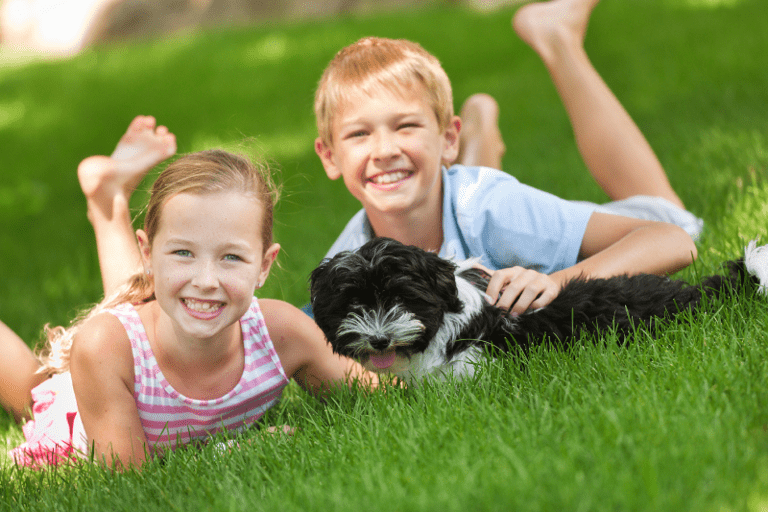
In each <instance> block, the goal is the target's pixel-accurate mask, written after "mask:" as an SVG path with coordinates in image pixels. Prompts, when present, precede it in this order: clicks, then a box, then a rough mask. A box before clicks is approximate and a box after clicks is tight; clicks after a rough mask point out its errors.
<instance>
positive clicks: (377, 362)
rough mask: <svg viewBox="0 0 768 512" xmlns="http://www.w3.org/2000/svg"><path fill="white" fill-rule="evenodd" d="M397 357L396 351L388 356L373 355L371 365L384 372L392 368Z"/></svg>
mask: <svg viewBox="0 0 768 512" xmlns="http://www.w3.org/2000/svg"><path fill="white" fill-rule="evenodd" d="M396 357H397V354H396V353H395V351H394V350H393V351H392V352H388V353H386V354H371V364H373V366H375V367H376V368H378V369H379V370H384V369H385V368H389V367H390V366H392V364H393V363H394V362H395V358H396Z"/></svg>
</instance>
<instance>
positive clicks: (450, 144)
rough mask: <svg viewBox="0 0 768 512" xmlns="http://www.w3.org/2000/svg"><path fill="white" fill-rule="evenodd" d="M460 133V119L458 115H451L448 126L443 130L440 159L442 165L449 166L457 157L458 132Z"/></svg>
mask: <svg viewBox="0 0 768 512" xmlns="http://www.w3.org/2000/svg"><path fill="white" fill-rule="evenodd" d="M460 133H461V119H460V118H459V116H453V117H452V118H451V121H450V122H449V123H448V127H447V128H446V129H445V132H443V139H444V146H443V155H442V161H443V165H445V166H449V165H451V164H452V163H454V162H455V161H456V159H457V158H458V157H459V134H460Z"/></svg>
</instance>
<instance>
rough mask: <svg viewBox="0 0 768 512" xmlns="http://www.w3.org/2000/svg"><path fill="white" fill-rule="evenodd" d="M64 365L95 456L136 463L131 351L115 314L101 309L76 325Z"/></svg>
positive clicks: (139, 442) (142, 442)
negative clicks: (90, 317) (69, 352)
mask: <svg viewBox="0 0 768 512" xmlns="http://www.w3.org/2000/svg"><path fill="white" fill-rule="evenodd" d="M70 371H71V373H72V384H73V387H74V390H75V397H76V398H77V407H78V411H79V413H80V416H81V418H82V420H83V426H84V427H85V432H86V434H87V436H88V443H89V445H91V446H92V447H93V449H94V451H95V458H96V460H98V461H101V462H103V463H104V464H106V465H107V466H109V467H114V468H117V469H121V468H124V467H129V466H141V464H142V463H143V462H144V460H145V458H146V451H145V447H146V437H145V436H144V430H143V428H142V426H141V421H140V420H139V411H138V409H137V408H136V401H135V400H134V397H133V381H134V375H133V373H134V370H133V354H132V353H131V344H130V341H129V340H128V335H127V333H126V332H125V329H124V328H123V326H122V324H121V323H120V321H119V320H118V319H117V318H116V317H114V316H113V315H110V314H109V313H102V314H100V315H97V316H95V317H93V318H92V319H90V320H88V321H87V322H86V323H85V324H83V325H82V326H81V327H80V330H79V331H78V332H77V334H76V335H75V339H74V342H73V344H72V352H71V359H70Z"/></svg>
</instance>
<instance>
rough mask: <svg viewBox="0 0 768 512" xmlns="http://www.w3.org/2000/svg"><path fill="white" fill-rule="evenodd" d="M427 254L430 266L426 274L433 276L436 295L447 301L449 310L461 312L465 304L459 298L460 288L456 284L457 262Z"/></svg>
mask: <svg viewBox="0 0 768 512" xmlns="http://www.w3.org/2000/svg"><path fill="white" fill-rule="evenodd" d="M427 255H428V256H427V259H428V261H429V267H430V268H429V269H428V271H427V272H426V275H427V276H429V277H430V278H431V279H430V280H431V281H432V283H431V284H432V286H433V290H434V293H435V295H437V296H438V297H440V298H441V299H442V300H443V301H444V302H445V305H446V309H447V311H449V312H451V313H459V312H460V311H461V310H462V309H463V307H464V306H463V305H462V303H461V300H459V289H458V287H457V286H456V274H455V272H456V264H455V263H453V262H452V261H448V260H446V259H443V258H441V257H439V256H437V255H436V254H432V253H427Z"/></svg>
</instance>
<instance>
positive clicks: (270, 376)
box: [12, 118, 376, 468]
mask: <svg viewBox="0 0 768 512" xmlns="http://www.w3.org/2000/svg"><path fill="white" fill-rule="evenodd" d="M145 119H146V118H145ZM153 123H154V120H152V121H151V124H152V126H151V127H150V128H148V129H147V128H146V126H145V127H143V128H141V129H140V130H138V132H141V133H143V134H144V135H147V134H148V135H149V137H150V138H151V137H155V138H157V137H158V133H159V134H160V136H161V137H165V136H167V131H163V130H160V129H159V128H158V129H157V130H156V129H154V124H153ZM135 125H136V121H134V123H133V124H132V127H135ZM133 132H137V130H133ZM131 133H132V129H131V128H129V131H128V134H126V135H130V134H131ZM135 134H136V133H134V135H135ZM125 139H126V137H124V138H123V140H125ZM123 140H121V142H122V141H123ZM119 149H120V145H118V150H119ZM145 149H146V148H145ZM173 149H175V147H174V148H173ZM142 151H143V152H144V153H145V152H146V151H145V150H142ZM116 153H117V150H116ZM130 156H131V158H133V157H134V156H135V155H130ZM113 157H114V154H113ZM99 158H107V157H99ZM113 160H114V158H113ZM85 162H88V161H87V160H86V161H85ZM85 162H84V163H85ZM113 163H114V162H113ZM81 167H82V166H81ZM80 174H81V176H80V178H81V185H83V190H84V192H86V196H88V190H87V189H88V187H87V183H84V179H83V178H84V176H83V175H82V174H83V173H82V169H81V170H80ZM118 174H119V173H118ZM134 178H135V176H133V177H132V178H131V180H132V181H133V183H132V184H131V185H130V186H135V184H136V183H135V181H136V180H135V179H134ZM131 180H129V181H131ZM86 181H87V180H86ZM113 181H114V180H113ZM92 207H93V205H92V204H91V203H90V198H89V217H90V218H91V220H92V222H93V221H94V219H93V215H94V214H96V213H98V212H95V211H94V209H93V208H92ZM272 209H273V189H272V188H271V186H270V184H269V180H268V176H267V175H266V173H265V172H264V171H263V170H261V169H258V168H256V167H255V166H253V165H252V164H251V162H250V161H248V160H247V159H244V158H241V157H238V156H236V155H232V154H230V153H227V152H224V151H219V150H212V151H204V152H200V153H195V154H192V155H189V156H186V157H183V158H181V159H179V160H177V161H175V162H174V163H172V164H171V165H170V166H169V167H168V168H167V169H166V170H165V171H163V172H162V173H161V175H160V176H159V177H158V179H157V180H156V182H155V184H154V185H153V187H152V193H151V197H150V200H149V204H148V206H147V213H146V218H145V223H144V229H143V230H138V231H137V233H136V234H137V238H138V241H139V254H140V259H141V264H142V267H143V272H140V273H137V274H136V275H134V276H133V277H131V279H130V280H129V281H128V283H127V284H124V285H122V286H119V287H116V291H115V292H114V293H113V294H111V296H109V297H107V298H106V299H105V300H104V301H103V302H102V303H101V304H99V305H98V306H97V307H95V308H94V309H93V310H92V311H91V312H90V313H88V314H87V315H86V316H85V318H84V319H82V320H80V321H78V322H76V323H75V324H74V325H73V326H72V327H71V328H70V329H68V330H64V329H61V328H59V329H54V330H53V336H52V339H51V341H50V343H49V348H48V351H47V353H46V354H45V356H44V358H43V366H42V368H41V370H40V372H41V373H43V374H46V373H53V374H54V376H53V377H52V378H51V379H48V380H46V381H45V382H43V383H42V384H41V385H39V386H38V387H37V388H35V390H33V392H32V396H33V399H34V401H35V404H34V408H33V412H34V414H35V418H34V421H31V422H30V423H28V424H27V425H26V426H25V427H24V433H25V436H26V437H27V442H26V443H25V444H24V445H22V446H20V447H19V448H17V449H15V450H13V452H12V454H13V456H14V458H15V459H16V460H17V461H18V462H19V463H22V464H30V465H33V464H39V463H57V462H60V461H62V460H67V459H73V458H76V457H77V456H80V455H83V454H87V453H88V452H89V450H90V449H93V451H94V452H95V456H96V458H97V459H98V460H100V461H102V462H104V463H105V464H107V465H109V466H114V467H118V468H121V467H127V466H140V465H141V464H142V463H143V462H144V461H145V459H146V457H147V456H151V455H152V454H154V453H157V452H159V451H162V450H165V449H168V448H170V449H173V448H175V447H176V446H179V445H183V444H187V443H189V442H191V441H195V440H204V439H206V438H207V437H209V436H210V435H211V434H213V433H215V432H218V431H220V430H222V429H226V430H233V429H241V428H244V427H246V426H248V425H250V424H252V423H253V422H255V421H256V420H258V419H259V418H260V417H261V416H262V415H263V414H264V412H265V411H266V410H267V409H268V408H269V407H271V406H272V405H274V404H275V403H276V401H277V399H278V398H279V396H280V394H281V392H282V390H283V388H284V386H285V385H286V384H287V383H288V379H289V378H294V379H296V381H297V382H298V384H299V385H301V386H302V387H304V388H305V389H308V390H309V391H311V392H323V391H324V390H327V389H328V388H329V387H331V386H334V385H338V384H341V383H344V382H347V381H349V380H350V379H361V380H362V381H363V382H365V383H367V384H371V385H375V383H376V381H375V376H373V375H370V374H367V373H366V372H364V370H362V368H361V367H359V366H358V365H357V364H356V363H353V362H352V361H350V360H348V359H344V358H341V357H338V356H336V355H334V354H333V353H332V352H331V348H330V346H329V345H328V344H327V343H326V342H325V339H324V337H323V335H322V333H321V332H320V330H319V329H318V328H317V326H316V325H315V324H314V322H312V320H310V319H309V318H308V317H307V316H306V315H304V314H303V313H302V312H301V311H300V310H298V309H296V308H294V307H293V306H291V305H289V304H287V303H284V302H281V301H276V300H256V298H255V297H254V292H255V291H256V290H257V289H258V288H260V287H261V286H262V285H263V284H264V281H265V280H266V278H267V276H268V275H269V271H270V268H271V266H272V264H273V262H274V261H275V258H276V257H277V254H278V252H279V250H280V246H279V245H278V244H276V243H273V241H272ZM112 213H114V212H112ZM94 225H95V227H96V223H94ZM97 239H98V232H97ZM100 256H101V252H100ZM105 284H106V280H105Z"/></svg>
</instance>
